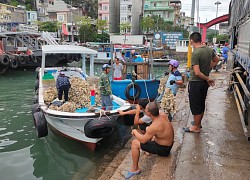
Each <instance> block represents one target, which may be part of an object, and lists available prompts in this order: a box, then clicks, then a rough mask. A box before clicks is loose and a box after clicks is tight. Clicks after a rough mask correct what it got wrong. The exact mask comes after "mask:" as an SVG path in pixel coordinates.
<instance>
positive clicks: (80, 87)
mask: <svg viewBox="0 0 250 180" xmlns="http://www.w3.org/2000/svg"><path fill="white" fill-rule="evenodd" d="M70 84H71V88H70V90H69V101H71V102H74V103H75V106H76V108H77V109H79V108H82V107H89V106H90V87H89V84H88V82H87V81H84V80H82V79H81V78H77V77H72V78H70Z"/></svg>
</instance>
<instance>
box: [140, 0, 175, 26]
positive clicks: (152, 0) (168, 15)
mask: <svg viewBox="0 0 250 180" xmlns="http://www.w3.org/2000/svg"><path fill="white" fill-rule="evenodd" d="M152 15H156V16H159V17H161V18H163V19H164V21H171V22H173V21H174V19H175V9H174V6H173V5H171V4H170V0H145V4H144V17H147V16H152Z"/></svg>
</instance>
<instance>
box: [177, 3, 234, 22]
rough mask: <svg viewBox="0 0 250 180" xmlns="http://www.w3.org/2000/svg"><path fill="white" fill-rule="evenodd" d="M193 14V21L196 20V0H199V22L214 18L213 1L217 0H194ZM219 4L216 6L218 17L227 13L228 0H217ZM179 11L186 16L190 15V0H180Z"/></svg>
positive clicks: (214, 8) (214, 6)
mask: <svg viewBox="0 0 250 180" xmlns="http://www.w3.org/2000/svg"><path fill="white" fill-rule="evenodd" d="M195 1H196V2H195V15H194V18H195V19H194V21H195V22H197V4H198V3H197V1H199V9H200V10H199V17H200V22H201V23H205V22H208V21H210V20H212V19H214V18H216V9H217V5H215V3H216V2H217V1H218V0H195ZM219 2H221V4H220V5H219V6H218V17H219V16H222V15H224V14H228V7H229V3H230V0H219ZM181 3H182V7H181V11H182V12H185V13H186V16H191V8H192V0H181Z"/></svg>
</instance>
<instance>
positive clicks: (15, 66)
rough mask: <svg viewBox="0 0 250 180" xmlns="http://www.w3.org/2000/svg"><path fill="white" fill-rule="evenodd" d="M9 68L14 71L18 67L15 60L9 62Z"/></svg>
mask: <svg viewBox="0 0 250 180" xmlns="http://www.w3.org/2000/svg"><path fill="white" fill-rule="evenodd" d="M10 66H11V68H13V69H16V68H17V67H18V61H17V59H12V60H11V62H10Z"/></svg>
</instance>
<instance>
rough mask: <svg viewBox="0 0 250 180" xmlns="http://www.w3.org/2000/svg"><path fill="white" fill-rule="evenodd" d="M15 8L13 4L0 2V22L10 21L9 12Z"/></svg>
mask: <svg viewBox="0 0 250 180" xmlns="http://www.w3.org/2000/svg"><path fill="white" fill-rule="evenodd" d="M15 8H16V7H15V6H10V5H7V4H2V3H0V23H7V22H11V13H12V12H14V10H15Z"/></svg>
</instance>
